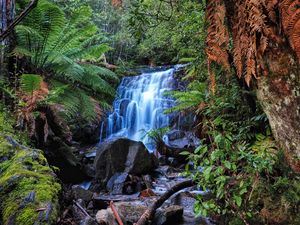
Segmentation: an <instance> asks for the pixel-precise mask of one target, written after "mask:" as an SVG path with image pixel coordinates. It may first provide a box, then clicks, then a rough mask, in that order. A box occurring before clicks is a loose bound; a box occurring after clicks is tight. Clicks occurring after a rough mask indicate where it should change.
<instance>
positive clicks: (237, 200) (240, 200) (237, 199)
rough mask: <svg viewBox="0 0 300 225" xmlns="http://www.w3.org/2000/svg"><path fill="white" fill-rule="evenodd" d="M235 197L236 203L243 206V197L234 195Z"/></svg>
mask: <svg viewBox="0 0 300 225" xmlns="http://www.w3.org/2000/svg"><path fill="white" fill-rule="evenodd" d="M233 199H234V201H235V203H236V205H237V206H238V207H241V205H242V198H241V196H237V195H234V196H233Z"/></svg>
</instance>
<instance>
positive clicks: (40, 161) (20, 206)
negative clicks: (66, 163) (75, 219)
mask: <svg viewBox="0 0 300 225" xmlns="http://www.w3.org/2000/svg"><path fill="white" fill-rule="evenodd" d="M60 191H61V185H60V184H59V183H58V180H57V178H56V175H55V174H54V172H53V170H52V169H51V168H50V166H49V165H48V163H47V160H46V159H45V157H44V156H43V153H42V151H40V150H37V149H31V148H27V147H25V146H22V145H20V144H18V143H17V142H16V141H14V140H13V139H12V138H11V137H9V136H5V135H3V134H0V208H1V220H2V223H3V224H16V225H33V224H35V225H38V224H40V225H41V224H55V223H56V220H57V218H58V215H59V197H58V196H59V194H60ZM0 224H1V222H0Z"/></svg>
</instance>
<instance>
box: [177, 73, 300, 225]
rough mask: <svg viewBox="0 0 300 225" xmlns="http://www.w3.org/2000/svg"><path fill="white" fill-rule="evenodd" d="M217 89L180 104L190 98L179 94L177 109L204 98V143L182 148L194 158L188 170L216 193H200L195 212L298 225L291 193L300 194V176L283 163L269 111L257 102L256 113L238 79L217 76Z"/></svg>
mask: <svg viewBox="0 0 300 225" xmlns="http://www.w3.org/2000/svg"><path fill="white" fill-rule="evenodd" d="M229 84H230V85H229ZM202 85H203V84H201V85H200V86H202ZM189 88H190V90H191V91H193V90H194V89H195V88H196V89H197V88H199V84H197V82H192V86H190V87H189ZM217 90H218V91H217V93H216V95H214V96H212V95H210V94H209V93H206V94H205V92H204V93H202V94H199V95H200V96H202V97H201V98H200V97H199V99H198V100H197V99H194V101H195V102H194V105H191V104H187V105H186V107H184V106H185V105H184V104H182V103H185V102H187V103H189V98H190V95H191V94H190V93H189V92H183V93H181V94H180V93H179V94H178V95H177V97H178V101H179V106H177V107H178V110H182V109H185V110H188V109H190V108H191V107H192V108H193V109H195V108H197V106H199V105H200V104H201V103H204V105H203V106H202V107H201V111H198V113H199V116H200V118H201V120H200V121H199V125H198V126H199V127H200V128H201V129H202V133H203V131H204V136H203V137H202V138H203V145H201V146H200V147H198V148H197V149H195V151H194V153H192V154H191V153H188V152H183V153H182V154H184V155H187V156H188V158H189V160H190V162H191V163H192V164H188V165H187V170H186V175H188V176H190V177H191V178H192V179H194V180H195V181H196V182H197V184H198V186H199V187H200V188H201V189H202V190H205V191H208V192H209V193H210V195H211V196H212V198H207V197H206V196H198V198H197V202H196V204H195V211H196V213H197V214H198V215H201V216H212V215H217V216H221V218H222V219H223V220H224V223H225V224H244V223H245V222H246V221H248V223H249V222H250V224H260V223H267V224H277V223H286V224H294V223H295V221H298V220H299V217H298V214H297V213H295V210H296V211H297V205H299V203H300V202H299V198H295V199H290V196H293V195H297V194H298V195H299V194H300V193H299V189H298V188H297V187H298V186H299V177H298V176H296V175H294V174H291V172H290V170H287V169H286V167H285V166H283V164H284V160H283V158H282V152H281V151H280V149H278V147H277V146H276V144H275V141H274V139H273V138H272V136H271V134H270V132H269V127H268V124H267V122H268V121H267V119H266V117H265V115H263V114H262V113H261V111H260V109H259V107H258V108H257V111H256V112H253V111H252V110H251V109H250V107H249V106H248V104H247V99H246V98H245V96H244V92H242V91H241V89H240V87H239V86H238V84H237V82H236V81H235V80H234V78H231V79H230V80H228V81H223V83H222V82H220V81H219V85H218V89H217ZM247 94H249V93H247ZM173 96H175V95H173ZM175 97H176V96H175ZM175 109H176V107H175ZM287 171H288V172H287ZM287 183H291V184H292V185H291V186H290V187H289V188H287V189H286V190H287V192H286V193H284V192H281V191H280V190H281V189H284V187H285V185H286V184H287ZM287 196H289V197H287ZM289 199H290V200H289ZM282 211H284V212H285V213H282Z"/></svg>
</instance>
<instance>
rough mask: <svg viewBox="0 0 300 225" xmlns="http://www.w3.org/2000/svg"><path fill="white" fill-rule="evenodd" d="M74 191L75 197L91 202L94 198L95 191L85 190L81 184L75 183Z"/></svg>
mask: <svg viewBox="0 0 300 225" xmlns="http://www.w3.org/2000/svg"><path fill="white" fill-rule="evenodd" d="M72 191H73V194H74V197H75V199H82V200H84V201H85V202H90V201H91V200H92V198H93V193H92V192H91V191H89V190H85V189H84V188H82V187H81V186H79V185H73V186H72Z"/></svg>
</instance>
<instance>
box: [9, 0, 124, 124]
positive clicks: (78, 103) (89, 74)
mask: <svg viewBox="0 0 300 225" xmlns="http://www.w3.org/2000/svg"><path fill="white" fill-rule="evenodd" d="M91 12H92V11H91V9H90V8H89V7H80V8H78V9H76V10H75V12H74V13H73V15H71V16H70V19H69V20H68V19H66V17H65V15H64V13H63V12H62V10H61V9H60V8H59V7H57V6H56V5H54V4H52V3H50V2H48V1H46V0H41V1H40V2H39V4H38V6H37V7H36V9H34V10H33V11H32V13H31V14H30V15H29V16H28V17H27V18H26V19H25V20H24V22H23V23H22V24H20V25H18V26H17V27H16V34H17V42H18V45H17V47H16V48H15V49H14V54H15V55H16V56H18V57H19V58H22V57H24V59H28V60H29V62H30V64H31V65H32V66H30V67H29V68H28V69H27V70H28V71H27V72H29V73H34V72H35V71H36V70H38V71H42V75H43V76H44V77H45V78H46V80H48V82H49V80H52V81H54V80H56V81H57V82H56V84H59V85H56V86H55V85H51V88H54V90H55V89H57V88H58V89H59V87H65V88H64V89H63V91H62V90H61V91H60V92H59V95H57V96H56V97H55V98H56V101H57V103H60V104H63V105H64V106H65V109H66V110H65V113H66V115H67V117H68V118H72V117H74V116H76V115H80V116H83V117H85V118H86V119H93V116H92V114H94V116H95V104H96V103H95V101H93V100H92V97H93V98H96V99H97V101H98V102H99V103H100V104H101V105H102V106H103V107H107V105H108V104H107V103H106V100H108V99H111V98H112V97H113V96H114V95H115V90H114V88H113V86H111V84H110V83H117V82H118V81H119V79H118V77H117V76H116V75H115V74H114V73H113V72H112V71H110V70H108V69H106V68H103V67H100V66H98V65H93V64H91V63H90V62H93V63H96V64H100V63H101V62H99V60H101V58H102V56H103V54H105V53H106V52H107V51H109V50H110V49H111V48H110V47H109V46H108V45H107V44H105V43H103V42H102V40H103V38H101V34H99V33H98V30H97V27H96V26H95V25H94V24H93V23H91V22H90V21H91V15H92V13H91ZM32 68H34V69H33V71H31V70H32ZM51 83H52V84H53V82H51ZM50 93H51V90H50ZM55 98H54V97H53V96H52V99H51V102H53V101H54V100H55Z"/></svg>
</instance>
